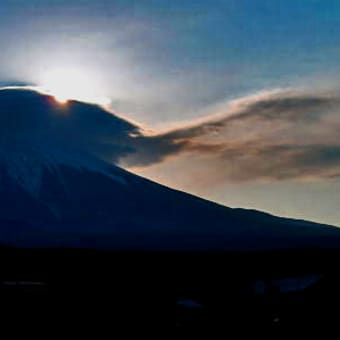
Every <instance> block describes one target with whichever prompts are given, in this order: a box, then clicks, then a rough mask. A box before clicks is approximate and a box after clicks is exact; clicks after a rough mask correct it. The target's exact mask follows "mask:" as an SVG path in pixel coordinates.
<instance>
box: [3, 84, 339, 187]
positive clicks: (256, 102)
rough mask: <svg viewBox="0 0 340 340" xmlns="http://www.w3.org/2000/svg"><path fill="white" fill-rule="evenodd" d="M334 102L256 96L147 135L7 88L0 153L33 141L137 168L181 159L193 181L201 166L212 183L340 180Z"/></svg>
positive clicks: (119, 121)
mask: <svg viewBox="0 0 340 340" xmlns="http://www.w3.org/2000/svg"><path fill="white" fill-rule="evenodd" d="M339 100H340V97H339V96H338V95H337V93H336V92H334V93H325V92H320V91H302V90H296V89H286V90H280V89H279V90H275V91H267V92H261V93H258V94H256V95H253V96H248V97H244V98H241V99H237V100H234V101H230V102H227V103H225V104H223V105H221V106H220V109H219V112H218V113H217V114H214V115H211V116H208V117H205V118H203V119H200V120H199V121H196V122H191V123H189V124H182V125H180V126H178V127H177V128H175V129H172V130H168V131H162V132H160V131H155V132H153V133H152V134H151V133H147V132H146V130H145V129H143V127H142V126H141V125H139V124H137V123H135V122H132V121H129V120H127V119H125V118H123V117H121V116H119V115H116V114H114V113H112V112H109V111H108V110H106V109H104V108H102V107H99V106H96V105H92V104H87V103H82V102H78V101H70V102H69V103H68V104H67V105H58V104H57V103H56V102H55V101H54V100H53V98H52V97H51V96H47V95H42V94H40V93H37V92H36V91H33V90H29V89H23V88H6V89H2V90H0V147H3V148H13V147H22V146H25V147H27V145H32V141H34V143H33V144H34V145H43V146H44V147H45V149H49V150H54V149H55V148H59V149H63V151H64V152H69V153H70V154H72V153H74V152H82V153H88V154H90V155H91V156H92V157H96V158H100V159H103V160H105V161H107V162H110V163H114V164H118V165H122V166H124V167H127V168H134V169H137V170H138V168H139V169H141V168H143V169H147V168H152V167H153V166H155V165H159V164H163V165H164V166H166V164H167V161H168V160H169V159H170V158H171V159H172V160H174V159H178V160H179V161H180V160H183V158H185V159H187V162H186V169H185V171H186V173H187V174H189V175H191V174H195V175H196V176H199V175H200V171H199V169H200V168H201V169H202V171H203V170H204V172H205V174H206V175H205V180H206V181H208V182H209V181H210V182H212V183H215V182H221V181H228V180H230V181H250V180H251V181H257V180H271V181H273V180H286V179H303V180H304V179H317V178H334V177H339V176H340V112H339ZM51 152H52V151H51ZM190 159H192V160H193V162H192V163H191V162H190ZM200 180H201V179H200ZM201 181H202V180H201Z"/></svg>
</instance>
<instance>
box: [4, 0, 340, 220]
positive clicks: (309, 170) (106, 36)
mask: <svg viewBox="0 0 340 340" xmlns="http://www.w3.org/2000/svg"><path fill="white" fill-rule="evenodd" d="M339 31H340V3H339V1H336V0H334V1H331V0H320V1H317V0H275V1H272V0H225V1H222V0H220V1H218V0H211V1H203V0H195V1H193V0H187V1H183V0H173V1H171V2H170V1H161V0H159V1H152V0H149V1H143V0H138V1H132V0H130V1H129V0H124V1H109V0H107V1H104V0H103V1H86V0H83V1H81V0H78V1H75V0H68V1H64V0H59V1H56V0H55V1H53V0H49V1H47V0H30V1H27V0H1V3H0V46H1V47H2V48H1V58H0V85H1V86H11V85H32V86H39V87H43V88H45V89H48V90H50V91H51V92H52V93H53V92H54V93H56V94H57V95H58V96H59V98H60V99H61V100H63V99H67V98H68V97H70V98H75V99H79V100H85V101H86V100H88V101H91V102H98V103H99V104H103V105H105V106H106V107H108V108H110V109H111V110H112V111H113V112H116V113H118V114H119V115H121V116H122V117H125V118H127V119H129V120H130V121H131V122H133V123H134V124H136V125H138V126H139V127H140V130H141V131H143V132H142V133H141V134H140V135H138V136H137V137H136V138H135V139H134V141H133V143H134V144H133V145H134V148H135V149H136V150H137V151H136V153H135V154H130V155H124V157H123V156H122V157H121V159H119V161H118V163H119V164H120V165H122V166H124V167H126V168H127V169H129V170H131V171H133V172H136V173H138V174H140V175H143V176H145V177H148V178H151V179H154V180H156V181H159V182H161V183H163V184H166V185H169V186H172V187H175V188H178V189H180V190H184V191H189V192H191V193H194V194H197V195H199V196H201V197H205V198H208V199H211V200H214V201H216V202H219V203H222V204H225V205H227V206H232V207H239V206H240V207H247V208H254V209H259V210H264V211H268V212H272V213H275V214H279V215H283V216H291V217H297V218H303V219H311V220H314V221H320V222H325V223H330V224H335V225H339V226H340V211H339V209H338V202H339V201H340V179H339V176H340V133H339V132H338V131H340V130H339V127H340V111H339V98H340V91H339V84H338V79H339V73H340V72H339V66H338V60H340V58H339V57H340V48H339V47H340V35H339V33H338V32H339ZM146 137H148V138H146ZM129 143H130V142H129ZM136 143H139V145H138V147H137V146H136Z"/></svg>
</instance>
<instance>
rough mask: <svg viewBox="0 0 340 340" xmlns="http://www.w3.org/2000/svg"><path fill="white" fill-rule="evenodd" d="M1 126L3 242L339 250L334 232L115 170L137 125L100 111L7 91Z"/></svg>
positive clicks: (0, 106)
mask: <svg viewBox="0 0 340 340" xmlns="http://www.w3.org/2000/svg"><path fill="white" fill-rule="evenodd" d="M0 124H1V127H0V133H1V137H0V223H1V225H0V243H1V244H3V245H8V246H17V247H66V248H68V247H72V248H74V247H76V248H77V247H81V248H98V249H120V250H166V251H168V250H169V251H172V250H211V251H228V250H267V249H276V248H280V249H286V248H324V247H325V248H338V247H339V246H340V229H338V228H336V227H332V226H326V225H320V224H316V223H311V222H307V221H301V220H293V219H287V218H279V217H275V216H272V215H269V214H266V213H262V212H258V211H251V210H244V209H231V208H227V207H224V206H221V205H218V204H215V203H213V202H210V201H206V200H203V199H200V198H198V197H195V196H192V195H189V194H186V193H183V192H180V191H176V190H173V189H170V188H167V187H165V186H162V185H160V184H157V183H155V182H152V181H149V180H147V179H144V178H141V177H139V176H136V175H134V174H132V173H129V172H128V171H125V170H123V169H122V168H120V167H118V166H116V165H113V163H116V162H117V160H118V159H119V155H120V154H124V153H127V152H133V150H132V144H131V142H130V141H131V140H132V139H133V136H134V135H136V134H137V135H138V134H139V128H138V126H136V125H134V124H133V123H131V122H128V121H127V120H124V119H123V118H121V117H118V116H116V115H114V114H112V113H110V112H108V111H106V110H104V109H103V108H100V107H98V106H95V105H90V104H86V103H80V102H76V101H71V102H69V103H68V104H67V105H65V106H61V105H58V104H57V103H56V102H55V101H54V100H53V98H52V97H50V96H46V95H43V94H40V93H37V92H35V91H32V90H24V89H3V90H1V91H0ZM107 150H109V151H110V152H107ZM108 154H109V155H110V157H109V158H110V159H111V160H112V162H109V161H108V159H107V158H108V156H107V155H108Z"/></svg>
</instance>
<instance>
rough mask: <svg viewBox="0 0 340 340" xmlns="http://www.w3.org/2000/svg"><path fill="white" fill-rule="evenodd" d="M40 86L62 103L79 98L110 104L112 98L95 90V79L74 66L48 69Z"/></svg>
mask: <svg viewBox="0 0 340 340" xmlns="http://www.w3.org/2000/svg"><path fill="white" fill-rule="evenodd" d="M40 87H41V88H42V89H44V91H45V92H47V93H49V94H50V95H52V96H53V97H54V98H55V100H56V101H57V102H58V103H60V104H66V103H67V102H68V101H69V100H79V101H84V102H88V103H95V104H99V105H102V106H108V105H109V104H110V103H111V100H110V98H108V97H104V96H101V95H99V94H98V93H97V92H96V91H95V86H94V84H93V79H91V77H89V76H88V75H86V74H85V73H83V72H81V71H80V70H77V69H73V68H70V69H68V68H57V69H53V70H50V71H47V72H46V73H45V74H44V75H43V77H42V80H41V85H40Z"/></svg>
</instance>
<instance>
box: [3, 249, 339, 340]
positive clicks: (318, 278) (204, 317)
mask: <svg viewBox="0 0 340 340" xmlns="http://www.w3.org/2000/svg"><path fill="white" fill-rule="evenodd" d="M0 255H1V259H2V261H1V262H2V270H1V280H0V282H1V285H0V293H1V301H2V303H1V309H2V311H1V312H2V315H3V316H4V318H3V321H4V325H6V326H9V325H13V327H14V328H13V329H14V330H20V331H22V330H24V331H25V332H27V331H31V332H33V333H34V334H35V333H39V332H41V331H42V332H44V330H45V329H46V330H47V332H49V333H48V334H50V332H52V331H51V330H53V334H55V333H59V332H60V334H61V335H64V334H65V333H66V332H67V334H71V333H70V332H73V333H74V334H78V335H84V334H90V333H89V332H93V334H96V335H99V334H101V333H103V334H104V333H105V334H108V335H111V336H116V335H117V334H118V332H119V331H122V330H123V331H124V332H125V333H130V332H137V333H138V334H139V335H141V334H144V333H145V332H146V333H147V334H151V333H154V332H158V334H160V336H163V335H164V336H166V335H169V334H175V335H178V336H179V335H185V336H187V335H190V336H192V335H194V334H202V333H204V334H207V335H209V336H212V335H216V336H217V334H219V335H223V336H230V335H231V334H234V333H237V334H238V335H246V334H252V335H254V336H255V335H269V336H276V337H277V336H279V335H283V334H286V332H287V334H291V332H294V334H296V332H302V333H303V334H309V333H310V334H312V333H313V332H314V331H316V330H320V329H323V330H324V331H325V332H331V331H332V330H336V329H337V327H338V316H339V313H338V312H337V307H338V306H339V303H340V292H339V287H340V274H339V273H338V263H339V260H340V251H339V250H330V249H329V250H321V249H319V250H317V249H304V250H284V251H279V250H277V251H272V252H268V251H265V252H254V253H237V252H230V253H193V252H191V253H185V252H115V251H98V250H80V249H75V250H72V249H30V250H29V249H15V248H2V249H1V251H0ZM18 325H20V327H18Z"/></svg>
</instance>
